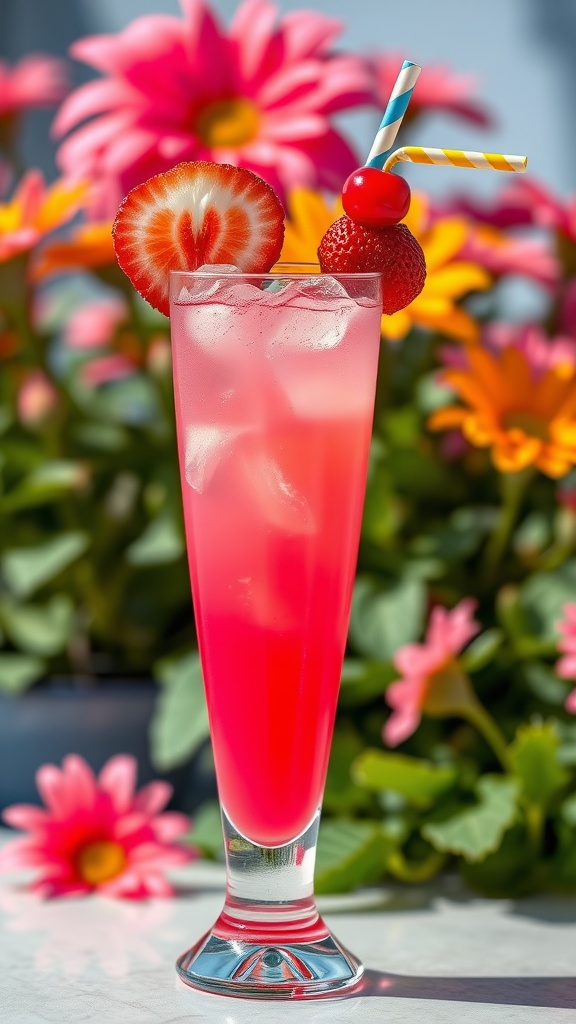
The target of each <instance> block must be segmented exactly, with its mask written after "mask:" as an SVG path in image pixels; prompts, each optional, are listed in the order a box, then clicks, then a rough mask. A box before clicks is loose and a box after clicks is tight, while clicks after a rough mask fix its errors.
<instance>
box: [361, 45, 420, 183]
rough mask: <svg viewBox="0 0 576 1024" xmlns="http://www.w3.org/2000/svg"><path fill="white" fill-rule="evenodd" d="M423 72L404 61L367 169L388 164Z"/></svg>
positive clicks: (417, 65) (369, 155)
mask: <svg viewBox="0 0 576 1024" xmlns="http://www.w3.org/2000/svg"><path fill="white" fill-rule="evenodd" d="M421 70H422V69H421V67H420V65H419V64H413V63H412V61H411V60H405V61H404V63H403V65H402V67H401V68H400V73H399V75H398V78H397V79H396V82H395V85H394V88H393V89H392V93H391V95H390V99H389V100H388V106H387V107H386V110H385V111H384V116H383V118H382V122H381V124H380V127H379V129H378V132H377V134H376V138H375V139H374V142H373V143H372V149H371V150H370V152H369V154H368V159H367V161H366V163H365V165H364V166H365V167H383V166H384V164H385V163H386V159H387V157H388V156H389V155H390V153H391V152H392V146H393V145H394V140H395V138H396V136H397V134H398V129H399V128H400V125H401V124H402V118H403V117H404V114H405V113H406V107H407V106H408V104H409V102H410V97H411V95H412V93H413V92H414V86H415V85H416V79H417V78H418V75H419V74H420V72H421Z"/></svg>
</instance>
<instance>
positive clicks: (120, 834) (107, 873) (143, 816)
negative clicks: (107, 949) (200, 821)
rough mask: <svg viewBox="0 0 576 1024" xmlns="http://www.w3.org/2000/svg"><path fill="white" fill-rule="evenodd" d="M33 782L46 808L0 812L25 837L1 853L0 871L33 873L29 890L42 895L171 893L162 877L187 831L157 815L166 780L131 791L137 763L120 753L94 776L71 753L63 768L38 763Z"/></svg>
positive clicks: (183, 855) (169, 816)
mask: <svg viewBox="0 0 576 1024" xmlns="http://www.w3.org/2000/svg"><path fill="white" fill-rule="evenodd" d="M36 782H37V786H38V791H39V793H40V795H41V797H42V799H43V801H44V804H45V807H35V806H32V805H28V804H14V805H13V806H12V807H8V808H6V810H5V811H4V814H3V818H4V821H5V822H6V823H7V824H8V825H12V826H13V827H14V828H19V829H24V830H25V831H26V832H28V835H26V836H24V837H22V838H18V839H13V840H12V841H11V842H9V843H8V844H7V845H6V846H5V847H4V848H3V849H2V850H1V851H0V870H4V871H15V870H20V869H26V868H37V869H38V876H37V877H36V879H35V880H34V882H33V883H32V884H31V889H32V890H33V891H34V892H36V893H38V894H39V895H41V896H69V895H81V894H85V893H89V892H94V891H97V892H99V893H102V894H103V895H106V896H119V897H129V898H133V899H142V898H144V897H146V896H170V895H172V893H173V890H172V887H171V885H170V884H169V883H168V882H167V881H166V879H165V878H164V877H163V872H164V870H165V869H166V868H172V867H177V866H179V865H180V864H184V863H185V862H186V861H188V860H189V859H190V857H191V856H192V852H191V851H190V850H189V849H185V848H184V847H182V846H179V845H177V844H176V843H175V840H177V839H178V838H179V837H181V836H183V835H184V833H185V832H186V831H187V830H188V828H189V821H188V819H187V818H186V816H185V815H184V814H178V813H176V812H164V813H160V812H161V811H162V810H163V808H164V807H165V806H166V804H167V802H168V800H169V799H170V796H171V794H172V787H171V786H169V785H168V783H166V782H159V781H157V782H150V783H149V784H148V785H147V786H144V787H143V788H142V789H141V790H139V792H137V793H135V792H134V786H135V782H136V760H135V758H133V757H129V756H128V755H126V754H119V755H118V756H116V757H112V758H111V759H110V760H109V761H107V763H106V764H105V765H104V767H103V768H102V771H101V772H100V774H99V776H98V778H96V777H95V775H94V773H93V771H92V769H91V768H90V766H89V765H88V764H87V763H86V761H85V760H84V759H83V758H82V757H79V756H78V755H77V754H70V755H69V756H68V757H65V758H64V761H63V762H62V769H59V768H57V767H56V766H55V765H51V764H46V765H43V766H42V768H40V769H39V770H38V772H37V774H36Z"/></svg>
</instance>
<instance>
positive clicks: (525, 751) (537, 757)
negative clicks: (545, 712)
mask: <svg viewBox="0 0 576 1024" xmlns="http://www.w3.org/2000/svg"><path fill="white" fill-rule="evenodd" d="M559 748H560V740H559V738H558V735H557V733H556V730H555V728H554V726H553V725H552V724H546V723H535V724H530V725H521V726H520V727H519V729H518V732H517V734H516V739H515V740H514V743H513V744H512V746H511V747H510V760H511V763H512V768H513V770H514V772H515V774H516V775H517V776H518V778H519V780H520V782H521V784H522V795H523V797H524V800H526V802H527V803H529V804H539V805H542V806H544V807H545V806H547V804H548V803H549V801H550V800H551V799H552V798H553V797H554V796H555V795H556V794H557V793H558V791H559V790H561V789H563V788H564V787H565V785H566V783H567V782H568V780H569V778H570V776H569V774H568V772H567V771H566V769H565V768H563V767H562V766H561V764H560V763H559V760H558V751H559Z"/></svg>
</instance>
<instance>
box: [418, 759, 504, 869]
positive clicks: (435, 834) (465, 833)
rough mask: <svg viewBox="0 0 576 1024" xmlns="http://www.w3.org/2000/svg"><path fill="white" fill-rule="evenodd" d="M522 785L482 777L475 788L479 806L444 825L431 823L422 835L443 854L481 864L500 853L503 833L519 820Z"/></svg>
mask: <svg viewBox="0 0 576 1024" xmlns="http://www.w3.org/2000/svg"><path fill="white" fill-rule="evenodd" d="M519 788H520V787H519V784H518V782H517V781H516V779H508V778H505V777H503V776H499V775H483V776H482V778H481V779H480V780H479V781H478V784H477V786H476V790H475V795H476V798H477V802H476V803H475V804H474V805H473V806H472V807H469V808H466V810H463V811H459V812H458V813H457V814H454V815H452V816H451V817H449V818H447V819H446V820H445V821H438V822H428V823H427V824H426V825H424V826H423V828H422V835H423V836H424V838H425V839H427V840H428V842H429V843H431V844H432V846H434V847H435V848H436V849H437V850H440V851H441V852H443V853H453V854H456V855H462V856H463V857H464V859H465V860H467V861H471V862H474V861H481V860H484V858H485V857H486V856H487V855H488V854H489V853H493V852H494V851H495V850H497V849H498V846H499V845H500V842H501V840H502V837H503V835H504V833H505V832H506V831H507V830H508V829H509V828H510V827H511V826H512V825H513V824H514V821H515V820H516V816H517V807H518V793H519Z"/></svg>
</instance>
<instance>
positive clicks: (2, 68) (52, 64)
mask: <svg viewBox="0 0 576 1024" xmlns="http://www.w3.org/2000/svg"><path fill="white" fill-rule="evenodd" d="M67 92H68V78H67V74H66V65H65V63H64V61H62V60H57V59H56V58H55V57H47V56H45V55H44V54H41V53H36V54H29V56H27V57H24V58H23V59H22V60H20V61H18V63H17V64H15V65H14V66H13V67H12V68H9V67H8V65H7V64H6V63H5V62H4V61H0V117H6V116H8V115H10V114H15V113H17V112H19V111H21V110H26V109H28V108H29V107H52V106H54V105H55V104H56V103H60V101H61V100H62V99H64V96H65V95H66V93H67Z"/></svg>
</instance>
